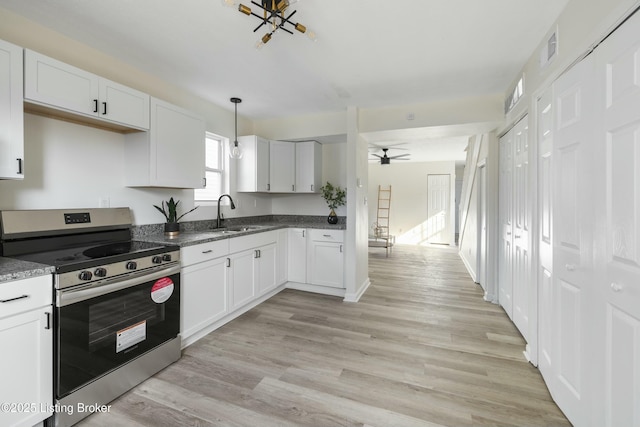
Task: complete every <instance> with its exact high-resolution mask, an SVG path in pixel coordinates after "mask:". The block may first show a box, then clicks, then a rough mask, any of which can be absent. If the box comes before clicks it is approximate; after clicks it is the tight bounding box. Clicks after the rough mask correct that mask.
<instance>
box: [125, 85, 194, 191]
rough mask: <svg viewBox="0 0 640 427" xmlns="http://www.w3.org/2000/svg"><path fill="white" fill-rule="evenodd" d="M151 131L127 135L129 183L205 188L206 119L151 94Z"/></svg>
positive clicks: (140, 185)
mask: <svg viewBox="0 0 640 427" xmlns="http://www.w3.org/2000/svg"><path fill="white" fill-rule="evenodd" d="M150 125H151V127H150V129H149V131H148V132H136V133H130V134H127V135H126V137H125V138H126V141H125V171H126V181H125V182H126V185H127V186H129V187H171V188H202V187H203V186H204V161H205V123H204V120H203V119H202V118H201V117H199V116H197V115H195V114H193V113H191V112H190V111H188V110H185V109H183V108H180V107H177V106H175V105H172V104H169V103H168V102H164V101H161V100H159V99H156V98H151V119H150Z"/></svg>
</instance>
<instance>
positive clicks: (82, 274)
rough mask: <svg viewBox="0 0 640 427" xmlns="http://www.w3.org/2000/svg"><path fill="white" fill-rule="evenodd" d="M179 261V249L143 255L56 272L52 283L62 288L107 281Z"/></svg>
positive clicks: (160, 267) (168, 265) (171, 264)
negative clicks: (81, 268) (65, 271)
mask: <svg viewBox="0 0 640 427" xmlns="http://www.w3.org/2000/svg"><path fill="white" fill-rule="evenodd" d="M179 262H180V250H176V251H171V252H167V253H163V254H159V255H158V254H156V255H149V256H143V257H139V258H134V259H129V260H126V261H119V262H114V263H111V264H103V265H100V266H97V267H91V268H86V269H83V270H79V271H78V270H76V271H70V272H67V273H60V274H56V275H54V284H55V288H56V289H64V288H68V287H71V286H76V285H82V284H89V283H94V282H101V281H108V280H112V279H113V278H116V277H118V276H123V275H126V274H131V273H137V272H142V271H145V270H156V269H162V268H163V267H170V266H173V265H176V264H178V263H179Z"/></svg>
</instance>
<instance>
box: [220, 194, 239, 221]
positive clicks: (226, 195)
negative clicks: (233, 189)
mask: <svg viewBox="0 0 640 427" xmlns="http://www.w3.org/2000/svg"><path fill="white" fill-rule="evenodd" d="M223 197H228V198H229V201H230V202H231V209H235V208H236V205H235V204H234V203H233V199H232V198H231V196H230V195H228V194H223V195H222V196H220V197H219V198H218V219H217V221H216V228H220V221H221V220H220V200H222V198H223Z"/></svg>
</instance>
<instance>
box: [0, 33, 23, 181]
mask: <svg viewBox="0 0 640 427" xmlns="http://www.w3.org/2000/svg"><path fill="white" fill-rule="evenodd" d="M22 79H23V75H22V48H21V47H19V46H15V45H13V44H11V43H7V42H5V41H3V40H0V179H23V178H24V170H23V168H24V165H23V163H24V112H23V86H22Z"/></svg>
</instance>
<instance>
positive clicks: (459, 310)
mask: <svg viewBox="0 0 640 427" xmlns="http://www.w3.org/2000/svg"><path fill="white" fill-rule="evenodd" d="M369 256H370V277H371V280H372V285H371V287H370V288H369V290H368V291H367V292H366V293H365V295H364V296H363V297H362V299H361V301H360V302H359V303H356V304H350V303H344V302H342V300H341V299H339V298H335V297H329V296H322V295H315V294H310V293H305V292H300V291H293V290H285V291H283V292H281V293H280V294H278V295H276V296H275V297H273V298H271V299H270V300H268V301H266V302H265V303H263V304H261V305H259V306H258V307H256V308H254V309H252V310H251V311H249V312H247V313H246V314H245V315H243V316H241V317H240V318H238V319H236V320H234V321H232V322H230V323H229V324H227V325H225V326H223V327H222V328H220V329H218V330H217V331H215V332H213V333H211V334H209V335H208V336H206V337H205V338H203V339H201V340H200V341H198V342H197V343H195V344H193V345H192V346H190V347H188V348H187V349H186V350H185V351H184V353H183V357H182V359H181V360H180V361H178V362H177V363H175V364H174V365H172V366H170V367H169V368H167V369H165V370H164V371H162V372H160V373H159V374H157V375H156V376H155V377H153V378H151V379H149V380H148V381H146V382H144V383H143V384H141V385H140V386H138V387H136V388H135V389H133V390H132V391H130V392H129V393H127V394H125V395H124V396H122V397H120V398H119V399H117V400H116V401H115V402H113V404H112V407H111V411H110V413H105V414H97V415H93V416H92V417H90V418H88V419H87V420H85V422H84V423H81V424H80V425H82V426H115V425H122V426H125V425H126V426H134V427H135V426H152V425H153V426H177V425H180V426H186V425H198V426H214V425H223V426H230V425H234V426H258V425H260V426H276V425H277V426H286V425H290V426H293V425H295V426H337V425H340V426H363V425H368V426H381V427H382V426H403V427H404V426H435V425H443V426H476V425H477V426H489V425H491V426H495V425H504V426H506V425H510V426H562V425H570V424H569V423H568V421H567V420H566V419H565V418H564V416H563V415H562V413H561V412H560V411H559V409H558V408H557V407H556V405H555V404H554V403H553V402H552V401H551V398H550V396H549V394H548V392H547V389H546V387H545V386H544V383H543V381H542V378H541V376H540V374H539V373H538V371H537V369H535V368H534V367H533V366H531V365H530V364H529V363H527V362H526V360H525V359H524V357H523V355H522V350H523V347H524V341H523V340H522V338H521V337H520V335H519V333H518V332H517V330H516V328H515V327H514V326H513V324H512V323H511V322H510V321H509V320H508V318H507V316H506V315H505V314H504V312H503V311H502V309H501V308H500V307H498V306H497V305H494V304H490V303H487V302H485V301H483V300H482V291H481V289H480V288H479V286H478V285H476V284H474V283H473V282H472V281H471V279H470V278H469V277H468V275H467V273H466V270H465V268H464V265H463V264H462V262H461V261H460V259H459V257H458V255H457V252H456V250H455V249H450V248H447V247H444V248H434V247H417V246H403V245H399V246H396V247H395V248H394V250H393V252H392V253H391V254H390V255H389V258H386V257H385V253H384V251H382V250H380V249H371V250H370V252H369Z"/></svg>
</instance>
